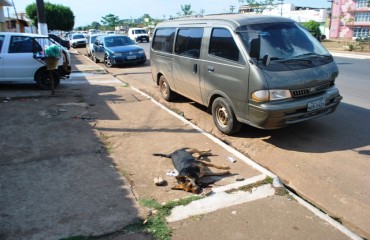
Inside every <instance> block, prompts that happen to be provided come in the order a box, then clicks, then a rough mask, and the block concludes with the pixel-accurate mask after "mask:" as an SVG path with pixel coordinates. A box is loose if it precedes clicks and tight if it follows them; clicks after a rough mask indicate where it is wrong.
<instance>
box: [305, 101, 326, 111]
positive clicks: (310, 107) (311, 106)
mask: <svg viewBox="0 0 370 240" xmlns="http://www.w3.org/2000/svg"><path fill="white" fill-rule="evenodd" d="M323 107H325V99H321V100H318V101H314V102H311V103H308V105H307V112H311V111H314V110H317V109H320V108H323Z"/></svg>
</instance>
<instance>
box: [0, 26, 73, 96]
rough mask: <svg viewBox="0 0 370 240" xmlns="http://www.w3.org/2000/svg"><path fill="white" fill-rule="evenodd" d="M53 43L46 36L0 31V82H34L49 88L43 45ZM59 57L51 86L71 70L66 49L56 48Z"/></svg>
mask: <svg viewBox="0 0 370 240" xmlns="http://www.w3.org/2000/svg"><path fill="white" fill-rule="evenodd" d="M52 44H57V45H59V44H58V43H56V42H55V41H53V40H52V39H51V38H49V37H48V36H44V35H38V34H29V33H15V32H0V83H30V82H31V83H32V82H36V83H37V84H38V85H39V87H40V88H42V89H50V88H51V81H50V73H49V71H48V70H47V67H46V61H45V55H44V50H45V49H44V47H45V46H50V45H52ZM60 49H61V58H60V59H59V62H58V66H57V70H55V71H53V80H54V87H57V86H58V84H59V82H60V78H63V77H66V76H69V74H70V73H71V66H70V62H71V58H70V54H69V52H68V50H67V49H65V48H64V47H60Z"/></svg>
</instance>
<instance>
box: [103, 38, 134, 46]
mask: <svg viewBox="0 0 370 240" xmlns="http://www.w3.org/2000/svg"><path fill="white" fill-rule="evenodd" d="M104 44H105V46H107V47H117V46H126V45H132V44H134V42H133V41H132V40H131V39H130V38H128V37H125V36H116V37H106V38H104Z"/></svg>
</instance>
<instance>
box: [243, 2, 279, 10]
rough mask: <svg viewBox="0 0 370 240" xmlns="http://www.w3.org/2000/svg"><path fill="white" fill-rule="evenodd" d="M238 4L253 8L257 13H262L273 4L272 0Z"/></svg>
mask: <svg viewBox="0 0 370 240" xmlns="http://www.w3.org/2000/svg"><path fill="white" fill-rule="evenodd" d="M239 2H240V3H244V4H246V5H248V6H250V7H252V8H254V9H255V10H256V12H257V13H262V12H263V10H265V9H266V8H267V7H268V6H271V5H272V4H273V3H274V0H239Z"/></svg>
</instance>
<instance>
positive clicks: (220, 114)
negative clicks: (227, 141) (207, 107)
mask: <svg viewBox="0 0 370 240" xmlns="http://www.w3.org/2000/svg"><path fill="white" fill-rule="evenodd" d="M212 117H213V121H214V123H215V125H216V127H217V128H218V130H220V131H221V132H222V133H224V134H226V135H231V134H233V133H236V132H238V131H239V130H240V129H241V127H242V124H241V123H240V122H238V120H237V119H236V117H235V114H234V111H233V109H232V108H231V106H230V104H229V103H228V102H227V101H226V99H225V98H223V97H218V98H216V99H215V100H214V101H213V103H212Z"/></svg>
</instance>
